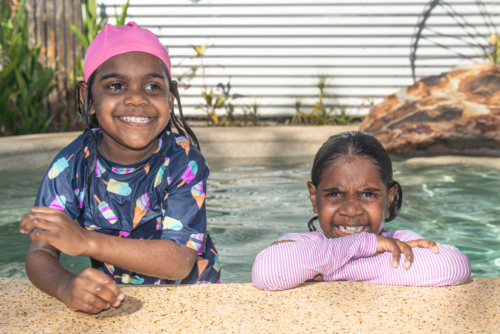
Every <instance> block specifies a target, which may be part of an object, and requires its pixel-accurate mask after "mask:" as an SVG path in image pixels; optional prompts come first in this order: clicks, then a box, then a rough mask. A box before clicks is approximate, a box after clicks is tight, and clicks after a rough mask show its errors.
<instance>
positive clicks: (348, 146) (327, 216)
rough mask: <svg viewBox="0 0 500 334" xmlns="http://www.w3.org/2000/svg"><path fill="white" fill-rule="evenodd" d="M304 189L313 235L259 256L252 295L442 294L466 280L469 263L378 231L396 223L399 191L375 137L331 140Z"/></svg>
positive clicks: (435, 246) (285, 239)
mask: <svg viewBox="0 0 500 334" xmlns="http://www.w3.org/2000/svg"><path fill="white" fill-rule="evenodd" d="M307 186H308V188H309V193H310V198H311V203H312V206H313V211H314V213H315V214H317V216H315V217H313V218H312V219H311V220H310V221H309V223H308V227H309V231H310V232H309V233H291V234H287V235H284V236H282V237H280V238H278V240H277V241H276V242H275V243H273V244H272V245H271V246H270V247H268V248H266V249H265V250H263V251H262V252H260V253H259V255H257V258H256V259H255V263H254V265H253V269H252V280H253V285H254V286H256V287H257V288H259V289H262V290H285V289H290V288H293V287H295V286H297V285H299V284H301V283H304V282H306V281H309V280H314V281H327V282H329V281H337V280H349V281H362V282H368V283H375V284H386V285H409V286H445V285H457V284H462V283H465V282H466V281H467V280H468V279H469V277H470V272H471V270H470V263H469V260H468V258H467V256H466V255H465V254H463V253H462V252H460V251H459V250H458V249H457V248H455V247H453V246H448V245H441V244H439V243H435V242H433V241H430V240H425V239H423V238H422V237H421V236H420V235H418V234H417V233H415V232H411V231H404V230H400V231H385V230H383V228H384V222H390V221H392V220H394V219H395V218H396V217H397V216H398V214H399V211H400V209H401V204H402V199H403V191H402V189H401V186H400V184H399V183H398V182H396V181H394V180H393V176H392V163H391V159H390V157H389V154H388V153H387V151H386V150H385V149H384V147H383V146H382V145H381V144H380V142H379V141H378V140H377V139H376V138H374V137H373V136H371V135H369V134H366V133H362V132H345V133H341V134H339V135H336V136H332V137H330V138H329V139H328V141H326V142H325V143H324V144H323V146H322V147H321V148H320V150H319V151H318V153H317V154H316V157H315V158H314V163H313V167H312V171H311V181H310V182H308V184H307ZM315 220H318V222H319V225H320V227H321V231H316V228H315V226H314V224H313V223H314V221H315ZM400 260H401V261H402V262H404V265H402V266H399V262H400Z"/></svg>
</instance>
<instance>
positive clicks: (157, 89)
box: [19, 52, 197, 313]
mask: <svg viewBox="0 0 500 334" xmlns="http://www.w3.org/2000/svg"><path fill="white" fill-rule="evenodd" d="M81 89H82V90H81V92H80V93H81V96H85V93H86V86H85V85H84V86H82V88H81ZM92 95H93V98H94V104H93V106H92V107H91V109H90V113H91V114H95V115H96V116H97V120H98V121H99V124H100V127H101V130H102V133H103V135H102V139H101V141H100V146H99V150H100V153H101V154H102V155H104V156H105V157H106V158H108V159H110V160H112V161H114V162H117V163H121V164H132V163H135V162H139V161H141V160H143V159H145V158H147V157H148V156H149V155H151V154H152V153H153V152H154V151H155V150H156V149H157V148H158V136H159V135H160V133H161V132H162V131H163V130H164V129H165V127H166V125H167V123H168V120H169V110H170V108H171V106H172V103H173V100H174V97H173V94H171V93H170V91H169V86H168V78H167V68H166V66H165V64H164V63H163V62H162V61H161V60H160V59H158V58H156V57H155V56H152V55H150V54H147V53H142V52H129V53H125V54H121V55H118V56H115V57H112V58H110V59H108V60H107V61H106V62H104V63H103V64H102V65H101V67H100V68H99V69H98V70H97V72H96V78H95V82H94V86H93V89H92ZM82 102H83V101H82ZM121 117H146V118H149V120H148V121H147V122H145V123H140V122H137V120H136V121H132V122H131V121H127V120H123V119H121ZM19 229H20V231H21V233H24V234H29V237H30V239H31V240H32V242H31V245H30V249H29V251H28V255H27V257H26V272H27V274H28V277H29V279H30V280H31V282H32V283H33V284H34V285H35V286H37V287H38V288H39V289H41V290H42V291H45V292H46V293H48V294H49V295H51V296H54V297H56V298H58V299H59V300H61V301H62V302H64V303H65V304H66V305H67V306H68V307H69V308H70V309H71V310H80V311H84V312H88V313H98V312H100V311H101V310H103V309H106V308H109V307H110V306H115V307H116V306H118V305H120V303H121V301H122V300H123V298H124V294H123V293H122V292H121V291H120V289H119V288H118V286H117V285H116V283H115V281H114V280H112V279H111V278H110V277H109V276H108V275H106V274H103V273H101V272H99V271H98V270H96V269H93V268H88V269H86V270H84V271H83V272H81V273H80V274H78V275H74V274H72V273H70V272H69V271H67V270H66V269H64V268H63V267H62V265H61V264H60V263H59V257H60V254H61V252H63V253H65V254H68V255H70V256H88V257H91V258H93V259H95V260H98V261H101V262H105V263H109V264H112V265H115V266H117V267H120V268H126V269H128V270H130V271H133V272H136V273H141V274H144V275H148V276H153V277H159V278H165V279H171V280H178V279H183V278H185V277H186V276H187V275H188V274H189V273H190V271H191V269H192V268H193V266H194V263H195V261H196V255H197V252H196V251H195V250H194V249H191V248H188V247H186V246H182V245H179V244H177V243H176V242H174V241H171V240H135V239H128V238H117V237H114V236H108V235H104V234H100V233H95V232H93V231H87V230H86V229H84V228H82V227H80V226H79V225H77V224H76V223H75V222H74V221H73V219H71V217H69V216H68V215H67V214H66V213H65V212H63V211H60V210H58V209H51V208H46V207H34V208H32V209H31V211H30V212H29V213H28V214H27V215H26V216H24V217H23V219H22V220H21V221H20V223H19ZM33 229H38V230H37V231H33ZM32 231H33V232H32ZM124 254H126V256H124Z"/></svg>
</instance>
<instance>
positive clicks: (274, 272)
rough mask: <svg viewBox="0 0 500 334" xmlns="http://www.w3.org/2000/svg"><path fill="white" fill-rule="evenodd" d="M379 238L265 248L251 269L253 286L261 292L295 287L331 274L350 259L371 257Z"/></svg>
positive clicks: (369, 236) (362, 235) (355, 237)
mask: <svg viewBox="0 0 500 334" xmlns="http://www.w3.org/2000/svg"><path fill="white" fill-rule="evenodd" d="M375 251H376V236H375V235H374V234H368V233H360V234H356V235H353V236H350V237H345V238H337V239H327V240H318V241H298V242H286V243H280V244H277V245H274V246H271V247H268V248H266V249H265V250H264V251H262V252H261V253H260V254H259V255H257V258H256V259H255V263H254V265H253V268H252V281H253V285H254V286H256V287H257V288H259V289H262V290H285V289H290V288H293V287H295V286H297V285H299V284H301V283H304V282H305V281H307V280H309V279H312V278H314V277H315V276H316V275H318V274H321V275H323V276H327V275H330V274H331V273H332V272H334V271H336V270H338V269H339V268H341V267H342V266H344V265H345V264H346V263H347V262H348V261H349V260H350V259H352V258H358V257H363V256H372V255H373V254H374V253H375Z"/></svg>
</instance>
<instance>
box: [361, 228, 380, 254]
mask: <svg viewBox="0 0 500 334" xmlns="http://www.w3.org/2000/svg"><path fill="white" fill-rule="evenodd" d="M363 234H365V237H364V238H363V244H362V245H361V256H360V257H372V256H373V255H375V253H376V252H377V235H376V234H375V233H366V232H365V233H363Z"/></svg>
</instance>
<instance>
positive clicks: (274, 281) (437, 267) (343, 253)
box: [252, 230, 471, 290]
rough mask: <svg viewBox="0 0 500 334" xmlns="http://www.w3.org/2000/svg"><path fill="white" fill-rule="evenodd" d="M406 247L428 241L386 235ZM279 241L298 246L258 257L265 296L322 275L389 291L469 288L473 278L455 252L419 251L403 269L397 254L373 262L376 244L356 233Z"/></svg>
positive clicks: (258, 280) (257, 274)
mask: <svg viewBox="0 0 500 334" xmlns="http://www.w3.org/2000/svg"><path fill="white" fill-rule="evenodd" d="M381 235H382V236H384V237H388V238H395V239H399V240H401V241H405V242H407V241H411V240H417V239H423V238H422V237H421V236H420V235H418V234H417V233H414V232H412V231H405V230H400V231H389V232H382V233H381ZM280 240H294V241H295V242H285V243H280V244H277V245H273V246H270V247H268V248H266V249H264V250H263V251H262V252H260V253H259V254H258V255H257V258H256V259H255V263H254V265H253V268H252V281H253V283H252V284H253V285H254V286H255V287H257V288H259V289H262V290H285V289H290V288H293V287H295V286H297V285H299V284H301V283H304V282H306V281H307V280H310V279H312V278H314V277H315V276H316V275H318V274H321V275H322V276H323V280H324V281H326V282H331V281H338V280H346V281H362V282H368V283H374V284H384V285H405V286H445V285H457V284H462V283H465V282H466V281H467V280H468V279H469V277H470V273H471V268H470V263H469V259H468V258H467V256H466V255H465V254H464V253H462V252H461V251H459V250H458V249H457V248H456V247H453V246H448V245H443V246H439V254H434V253H432V251H431V250H430V249H425V248H414V249H413V254H414V262H413V264H412V265H411V267H410V269H408V270H406V269H404V266H403V263H404V260H405V256H404V254H401V260H400V265H399V266H398V267H397V268H394V267H393V266H392V253H390V252H385V253H382V254H380V255H378V256H375V257H374V254H375V252H376V249H377V238H376V235H375V234H373V233H366V232H363V233H357V234H353V235H351V236H348V237H342V238H335V239H329V238H328V237H326V236H325V235H324V233H323V232H322V231H316V232H309V233H291V234H286V235H284V236H282V237H280V238H278V240H277V241H280Z"/></svg>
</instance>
